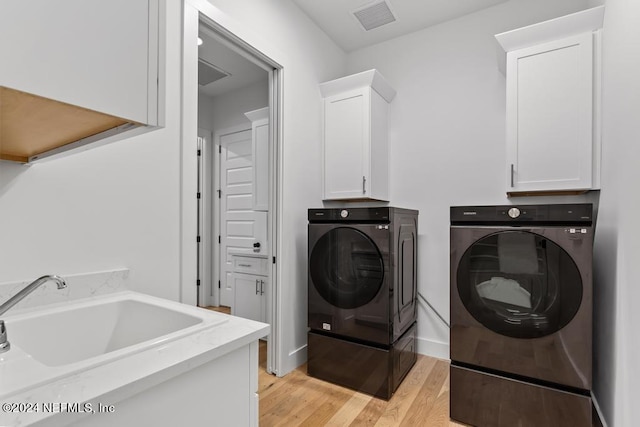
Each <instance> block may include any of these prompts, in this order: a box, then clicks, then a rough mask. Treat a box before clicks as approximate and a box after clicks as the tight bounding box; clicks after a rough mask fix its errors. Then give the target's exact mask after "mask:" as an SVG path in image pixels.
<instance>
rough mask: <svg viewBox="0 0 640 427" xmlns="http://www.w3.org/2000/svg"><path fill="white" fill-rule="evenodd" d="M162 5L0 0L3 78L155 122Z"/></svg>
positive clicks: (131, 0) (118, 0) (141, 0)
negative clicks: (153, 102)
mask: <svg viewBox="0 0 640 427" xmlns="http://www.w3.org/2000/svg"><path fill="white" fill-rule="evenodd" d="M157 6H158V3H157V1H156V0H109V1H102V0H61V1H50V0H31V1H2V2H0V52H2V61H0V86H7V87H10V88H13V89H17V90H20V91H23V92H28V93H31V94H35V95H39V96H42V97H45V98H50V99H55V100H57V101H62V102H65V103H69V104H73V105H76V106H80V107H84V108H88V109H91V110H95V111H99V112H103V113H107V114H110V115H114V116H117V117H120V118H124V119H127V120H131V121H134V122H138V123H146V124H156V122H157V113H156V114H155V118H154V115H153V114H149V113H150V111H149V104H148V103H149V102H150V97H151V98H153V96H154V95H153V94H151V93H150V92H151V91H150V88H153V87H155V88H156V90H157V82H156V79H157V57H156V56H157V46H156V43H157V29H158V28H157V25H158V21H157V16H154V15H155V14H156V13H157ZM154 17H155V20H154ZM154 31H155V38H154V37H150V33H153V32H154ZM154 49H155V54H152V53H151V51H152V50H154ZM154 85H155V86H154ZM156 94H157V93H156Z"/></svg>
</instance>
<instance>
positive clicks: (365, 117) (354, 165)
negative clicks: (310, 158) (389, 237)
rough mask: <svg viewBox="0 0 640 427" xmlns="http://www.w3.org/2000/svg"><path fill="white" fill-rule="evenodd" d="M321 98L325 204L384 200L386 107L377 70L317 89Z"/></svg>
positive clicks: (387, 96) (390, 92) (389, 96)
mask: <svg viewBox="0 0 640 427" xmlns="http://www.w3.org/2000/svg"><path fill="white" fill-rule="evenodd" d="M320 89H321V91H322V95H323V97H324V136H323V141H324V153H323V154H324V167H323V174H324V175H323V178H324V179H323V183H324V199H325V200H344V199H372V200H384V201H388V200H389V145H388V135H387V132H388V131H387V110H388V103H389V102H391V100H393V98H394V96H395V90H394V89H392V88H391V86H389V84H388V83H387V82H386V81H385V80H384V78H383V77H382V75H380V73H378V72H377V71H376V70H369V71H365V72H362V73H359V74H354V75H352V76H347V77H344V78H341V79H337V80H333V81H330V82H326V83H323V84H321V85H320Z"/></svg>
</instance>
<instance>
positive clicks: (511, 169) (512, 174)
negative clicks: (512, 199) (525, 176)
mask: <svg viewBox="0 0 640 427" xmlns="http://www.w3.org/2000/svg"><path fill="white" fill-rule="evenodd" d="M511 188H513V163H511Z"/></svg>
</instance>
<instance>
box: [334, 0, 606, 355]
mask: <svg viewBox="0 0 640 427" xmlns="http://www.w3.org/2000/svg"><path fill="white" fill-rule="evenodd" d="M585 7H586V0H562V1H558V0H511V1H509V2H506V3H502V4H499V5H497V6H494V7H491V8H489V9H485V10H482V11H479V12H477V13H474V14H470V15H467V16H464V17H462V18H459V19H456V20H453V21H449V22H446V23H443V24H441V25H437V26H434V27H431V28H428V29H425V30H422V31H419V32H415V33H412V34H409V35H406V36H403V37H399V38H396V39H393V40H390V41H387V42H384V43H380V44H378V45H375V46H372V47H369V48H364V49H361V50H358V51H355V52H353V53H351V54H349V56H348V62H347V67H348V71H349V73H355V72H359V71H363V70H366V69H370V68H377V69H378V70H379V71H380V72H381V73H382V75H383V76H385V78H386V79H387V80H388V81H389V82H390V83H391V85H392V86H394V87H395V89H396V90H397V92H398V93H397V96H396V98H395V99H394V100H393V102H392V103H391V105H390V109H389V128H390V147H391V148H390V158H391V168H390V176H391V178H390V179H391V205H394V206H399V207H407V208H413V209H418V210H419V211H420V222H419V260H420V261H419V273H418V274H419V285H418V288H419V291H420V293H422V294H423V295H424V296H425V297H426V298H427V299H428V300H429V301H430V302H431V304H432V305H434V306H435V307H436V309H437V310H438V311H439V312H440V313H441V314H442V315H443V316H444V317H445V318H449V207H450V206H455V205H475V204H480V205H493V204H508V203H520V204H521V203H525V202H530V203H563V202H572V201H575V202H583V201H597V193H596V194H592V195H589V196H584V197H573V198H568V197H556V198H547V199H542V198H531V199H529V200H526V199H522V198H518V199H512V200H509V199H507V197H506V194H505V191H506V182H505V180H504V177H505V173H504V171H505V165H506V154H505V79H504V76H503V75H502V74H500V72H499V71H498V68H497V61H496V47H495V43H496V42H495V39H494V37H493V36H494V34H497V33H500V32H503V31H507V30H511V29H514V28H518V27H521V26H524V25H528V24H532V23H536V22H540V21H543V20H546V19H551V18H553V17H557V16H561V15H565V14H568V13H572V12H575V11H578V10H581V9H584V8H585ZM418 337H419V346H418V351H419V352H421V353H426V354H430V355H434V356H437V357H442V358H448V357H449V351H448V342H449V331H448V329H447V327H446V326H444V325H443V323H442V322H441V321H440V320H439V319H438V318H437V317H436V316H434V315H433V314H432V313H431V312H430V311H429V309H428V308H426V306H425V305H424V304H422V302H421V303H420V309H419V316H418Z"/></svg>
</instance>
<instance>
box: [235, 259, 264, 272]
mask: <svg viewBox="0 0 640 427" xmlns="http://www.w3.org/2000/svg"><path fill="white" fill-rule="evenodd" d="M233 271H234V272H236V273H247V274H258V275H261V276H266V275H267V258H256V257H245V256H237V255H236V256H234V257H233Z"/></svg>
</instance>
